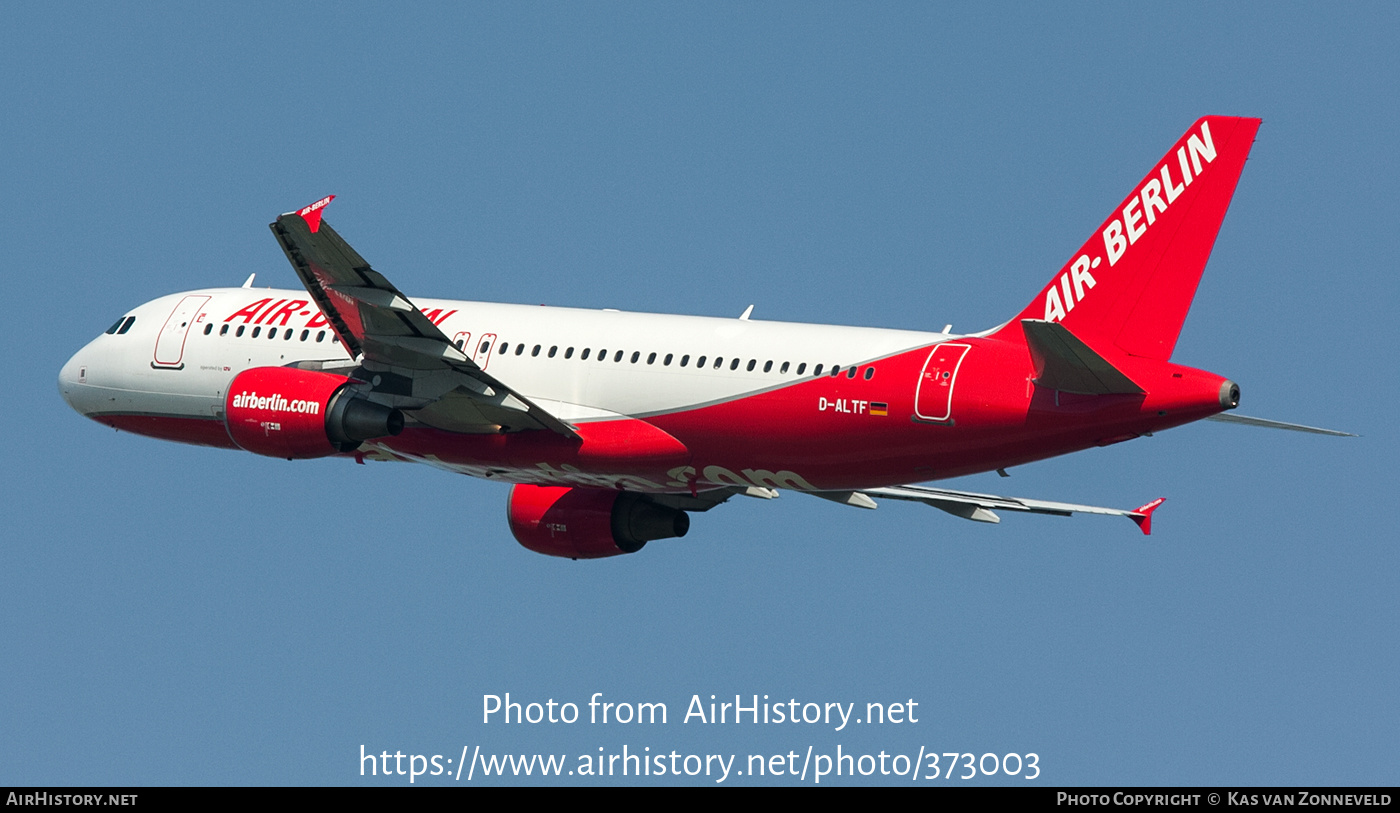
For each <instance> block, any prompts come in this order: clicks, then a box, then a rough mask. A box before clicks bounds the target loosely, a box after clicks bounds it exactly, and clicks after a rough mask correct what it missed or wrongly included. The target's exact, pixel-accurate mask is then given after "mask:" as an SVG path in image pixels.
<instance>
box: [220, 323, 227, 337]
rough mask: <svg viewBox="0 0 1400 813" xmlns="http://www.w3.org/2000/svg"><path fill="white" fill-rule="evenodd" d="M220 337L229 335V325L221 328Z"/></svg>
mask: <svg viewBox="0 0 1400 813" xmlns="http://www.w3.org/2000/svg"><path fill="white" fill-rule="evenodd" d="M219 335H220V336H227V335H228V325H224V326H223V327H221V328H219Z"/></svg>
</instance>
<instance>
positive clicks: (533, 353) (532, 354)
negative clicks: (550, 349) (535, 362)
mask: <svg viewBox="0 0 1400 813" xmlns="http://www.w3.org/2000/svg"><path fill="white" fill-rule="evenodd" d="M539 354H540V346H539V345H535V349H534V350H531V351H530V357H531V358H534V357H535V356H538V355H539Z"/></svg>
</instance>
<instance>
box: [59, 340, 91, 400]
mask: <svg viewBox="0 0 1400 813" xmlns="http://www.w3.org/2000/svg"><path fill="white" fill-rule="evenodd" d="M85 357H86V353H84V352H83V351H82V350H79V351H78V352H77V353H74V354H73V357H72V358H70V359H68V363H67V364H64V365H63V369H61V370H59V371H58V394H59V395H62V396H63V400H64V401H66V402H68V406H70V407H72V408H73V410H74V411H75V412H77V413H79V414H81V415H87V414H88V413H89V411H90V410H89V409H87V408H86V407H87V406H88V404H87V401H88V399H87V398H85V397H84V396H85V395H86V392H87V389H88V387H87V360H86V358H85Z"/></svg>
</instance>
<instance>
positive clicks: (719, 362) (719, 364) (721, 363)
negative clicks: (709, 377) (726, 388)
mask: <svg viewBox="0 0 1400 813" xmlns="http://www.w3.org/2000/svg"><path fill="white" fill-rule="evenodd" d="M723 366H724V356H715V369H716V370H718V369H719V368H721V367H723Z"/></svg>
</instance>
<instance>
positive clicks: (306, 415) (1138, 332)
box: [59, 116, 1343, 559]
mask: <svg viewBox="0 0 1400 813" xmlns="http://www.w3.org/2000/svg"><path fill="white" fill-rule="evenodd" d="M1259 123H1260V122H1259V120H1258V119H1250V118H1228V117H1220V116H1210V117H1206V118H1203V119H1201V120H1199V121H1197V122H1196V123H1195V124H1193V125H1192V126H1191V128H1190V129H1189V130H1188V131H1187V132H1186V133H1185V134H1184V135H1182V136H1181V138H1180V139H1179V140H1178V141H1177V142H1176V143H1175V144H1174V145H1173V146H1172V147H1171V149H1170V150H1168V151H1167V153H1166V155H1165V156H1163V157H1162V159H1161V160H1160V161H1158V162H1157V163H1156V164H1155V165H1154V166H1153V167H1152V170H1151V171H1150V172H1149V173H1148V174H1147V175H1146V177H1144V178H1143V179H1142V181H1141V182H1139V183H1138V184H1137V186H1136V187H1135V188H1134V189H1133V191H1132V193H1131V194H1130V195H1128V197H1127V198H1126V199H1125V200H1124V201H1123V202H1122V203H1121V204H1119V205H1118V206H1117V207H1115V208H1114V209H1113V211H1112V213H1111V214H1110V215H1109V217H1108V219H1107V220H1106V221H1105V222H1104V223H1103V224H1102V225H1101V226H1100V227H1099V228H1098V229H1096V230H1095V231H1094V232H1093V234H1092V235H1091V236H1090V237H1089V239H1088V241H1087V242H1085V243H1084V245H1083V246H1082V247H1081V248H1080V249H1079V250H1078V251H1076V252H1075V253H1074V255H1073V256H1072V257H1071V259H1070V260H1069V262H1067V263H1066V264H1065V265H1064V266H1063V267H1062V268H1061V269H1060V270H1059V271H1058V272H1057V273H1056V274H1055V275H1054V276H1053V277H1052V278H1051V279H1050V281H1049V282H1048V283H1047V284H1046V286H1045V287H1044V288H1043V289H1042V290H1041V291H1040V293H1039V294H1037V295H1036V296H1035V297H1034V298H1033V299H1032V300H1031V301H1030V303H1029V304H1028V305H1026V307H1025V308H1024V309H1023V310H1022V311H1021V312H1020V313H1018V314H1016V316H1015V317H1014V318H1012V319H1010V320H1008V321H1007V322H1005V323H1004V324H1001V325H999V326H997V327H994V328H991V329H990V330H985V331H982V332H979V333H971V334H954V333H952V332H950V329H949V328H945V329H944V331H943V332H919V331H909V330H882V329H874V328H860V327H840V326H830V325H811V324H792V323H783V322H770V321H759V320H755V319H750V318H748V317H749V313H748V312H745V313H744V315H743V316H740V317H738V318H711V317H700V316H668V315H657V314H648V313H623V312H618V311H614V310H582V309H572V308H555V307H537V306H522V305H503V304H492V303H482V302H459V301H448V300H435V299H420V298H414V299H410V298H409V297H408V296H406V295H404V294H403V293H402V292H401V291H400V290H399V289H398V288H397V287H396V286H395V285H394V284H392V283H391V282H390V281H389V280H388V279H386V278H385V277H384V276H383V275H382V274H380V273H378V272H376V271H375V270H374V269H373V268H371V267H370V264H369V263H368V262H366V261H365V260H364V258H362V257H361V256H360V255H359V254H357V253H356V252H355V250H354V249H352V248H351V247H350V246H349V245H348V244H347V243H346V242H345V241H344V240H343V239H341V237H340V235H339V234H337V233H336V231H335V230H334V229H333V228H331V226H330V225H329V224H328V223H327V222H326V221H325V220H323V219H322V215H323V212H324V209H325V206H326V204H328V203H330V201H331V198H330V197H327V198H324V199H322V200H319V201H317V202H316V203H314V204H312V205H310V206H307V207H305V208H303V209H300V210H298V211H295V212H289V213H287V214H284V215H281V216H280V217H278V218H277V219H276V221H274V222H273V223H272V224H271V229H272V232H273V234H274V235H275V237H276V239H277V241H278V243H279V244H280V245H281V247H282V250H283V252H284V253H285V254H286V256H287V259H288V260H290V261H291V264H292V267H293V269H295V271H296V274H297V276H298V277H299V278H300V280H301V283H302V285H303V286H304V290H268V289H254V288H252V287H251V282H252V277H249V281H248V282H247V283H245V284H244V285H243V287H240V288H208V289H203V290H198V291H189V292H186V293H177V294H171V295H169V296H165V297H161V298H160V299H156V300H154V301H151V302H147V303H146V304H144V305H141V306H139V307H137V308H135V309H134V310H132V311H131V312H129V313H127V314H125V315H123V316H122V317H121V318H120V319H118V320H117V321H116V323H115V324H113V325H112V327H111V328H110V329H108V330H107V331H106V333H104V334H102V335H100V336H98V337H97V338H96V339H94V340H93V341H92V342H91V343H89V344H88V345H87V346H86V347H84V348H83V349H82V350H80V351H79V352H78V353H77V354H76V355H74V356H73V358H72V359H71V360H69V362H68V363H67V364H66V365H65V366H64V367H63V370H62V372H61V373H60V375H59V388H60V391H61V392H62V395H63V397H64V399H66V400H67V402H68V403H69V404H70V405H71V406H72V407H73V408H74V409H75V410H77V411H78V412H80V413H82V414H83V415H86V416H88V417H89V418H92V419H93V420H96V421H97V422H99V423H102V424H105V425H107V426H110V427H114V428H116V429H119V430H124V431H128V432H134V433H137V434H141V435H148V436H151V437H155V438H161V439H165V440H173V441H179V442H183V443H193V444H200V445H205V446H216V447H221V448H227V449H243V450H246V451H249V452H253V453H254V454H260V455H266V456H268V457H276V458H285V459H290V460H295V459H305V458H319V457H328V456H335V455H339V456H344V457H349V458H353V459H355V460H356V461H359V462H364V461H365V460H397V461H409V462H415V463H425V464H428V465H430V466H436V467H438V468H441V469H444V470H446V471H449V472H456V473H459V474H467V475H471V476H473V477H480V478H483V479H487V480H493V481H499V482H502V483H510V484H512V487H511V490H510V496H509V498H508V499H509V505H508V512H507V515H508V521H509V524H510V529H511V531H512V532H513V534H514V535H515V538H516V539H517V540H519V542H520V543H521V544H522V545H524V546H525V547H526V548H529V549H530V550H534V551H538V552H540V553H545V554H549V555H552V556H563V557H569V558H576V559H577V558H598V557H604V556H613V555H616V554H621V553H632V552H635V551H637V550H640V549H641V548H642V546H643V545H645V544H646V543H647V542H649V541H652V540H657V539H666V538H672V537H679V536H684V535H685V534H686V532H687V530H688V528H689V526H690V514H691V513H694V512H701V511H708V510H709V509H711V508H713V507H715V506H717V505H719V504H721V503H723V502H725V501H727V500H729V499H730V498H732V497H734V496H737V495H743V496H748V497H756V498H762V499H771V498H773V497H776V496H778V494H779V492H781V491H791V492H800V493H804V494H809V495H812V496H815V497H821V498H823V499H827V500H833V501H835V502H838V503H844V504H847V505H852V506H856V507H861V508H874V507H875V506H876V503H877V501H879V500H906V501H914V502H920V503H924V504H926V505H930V506H933V507H935V508H939V509H942V510H943V511H946V512H948V513H950V514H953V515H955V516H958V517H962V518H964V519H970V520H975V521H980V522H997V521H999V518H998V515H997V513H996V512H998V511H1028V512H1033V513H1041V514H1057V515H1069V514H1072V513H1079V512H1083V513H1090V514H1104V515H1111V516H1122V517H1127V518H1129V519H1131V520H1132V521H1133V522H1135V523H1137V525H1138V526H1139V527H1140V528H1141V530H1142V532H1143V533H1149V532H1150V531H1151V523H1152V514H1153V511H1154V510H1156V508H1157V507H1158V506H1159V505H1160V504H1161V503H1162V500H1160V499H1158V500H1153V501H1152V502H1149V503H1147V504H1146V505H1143V506H1140V507H1138V508H1134V509H1130V510H1127V509H1117V508H1102V507H1096V506H1088V505H1075V504H1070V503H1061V502H1053V501H1047V500H1038V499H1027V498H1021V497H1002V496H994V495H990V494H978V493H972V492H965V491H956V490H951V489H945V488H940V487H936V486H930V485H927V484H926V483H928V482H930V481H936V480H940V479H944V478H950V477H957V476H961V475H967V474H974V473H978V472H988V471H994V470H1003V471H1004V470H1005V469H1006V468H1007V467H1009V466H1017V465H1021V464H1025V463H1030V462H1032V461H1035V460H1041V459H1044V458H1048V457H1053V456H1056V455H1062V454H1067V453H1069V452H1075V451H1079V450H1081V449H1088V448H1091V447H1095V446H1105V445H1108V444H1112V443H1118V442H1121V441H1125V440H1131V439H1133V438H1137V437H1142V436H1145V435H1150V434H1152V433H1154V432H1159V431H1161V430H1164V429H1169V428H1171V427H1175V426H1180V425H1182V424H1186V423H1190V422H1192V421H1197V420H1201V419H1204V418H1215V419H1226V420H1234V421H1235V422H1238V423H1252V424H1256V425H1264V426H1275V427H1279V428H1288V429H1298V430H1303V431H1315V432H1323V433H1327V434H1343V433H1339V432H1332V431H1331V430H1322V429H1314V428H1311V427H1304V426H1299V425H1296V424H1284V423H1280V422H1275V421H1267V420H1262V419H1255V418H1243V417H1240V416H1236V415H1233V414H1232V413H1230V410H1233V409H1234V408H1235V407H1236V406H1237V405H1238V403H1239V397H1240V389H1239V387H1238V386H1237V385H1236V384H1235V383H1234V382H1233V381H1230V380H1229V379H1226V378H1223V377H1221V376H1219V375H1216V374H1214V373H1209V372H1206V371H1204V370H1198V369H1194V368H1191V367H1186V366H1183V365H1180V364H1176V363H1173V362H1172V361H1171V356H1172V350H1173V348H1174V347H1175V345H1176V341H1177V335H1178V333H1179V332H1180V330H1181V326H1182V322H1183V321H1184V320H1185V318H1186V313H1187V310H1188V309H1189V308H1190V305H1191V300H1192V298H1193V296H1194V295H1195V291H1196V287H1197V284H1198V282H1199V281H1200V278H1201V273H1202V272H1203V270H1204V269H1205V265H1206V260H1207V258H1208V257H1209V255H1210V251H1211V247H1212V246H1213V244H1214V242H1215V237H1216V234H1217V232H1218V231H1219V229H1220V224H1221V221H1222V220H1223V218H1224V217H1225V212H1226V209H1227V208H1228V207H1229V204H1230V199H1231V197H1232V196H1233V194H1234V191H1235V187H1236V184H1237V182H1238V180H1239V177H1240V172H1241V170H1242V169H1243V168H1244V164H1245V159H1246V157H1247V156H1248V155H1249V151H1250V148H1251V146H1252V145H1253V142H1254V137H1255V133H1256V132H1257V130H1258V127H1259Z"/></svg>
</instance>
